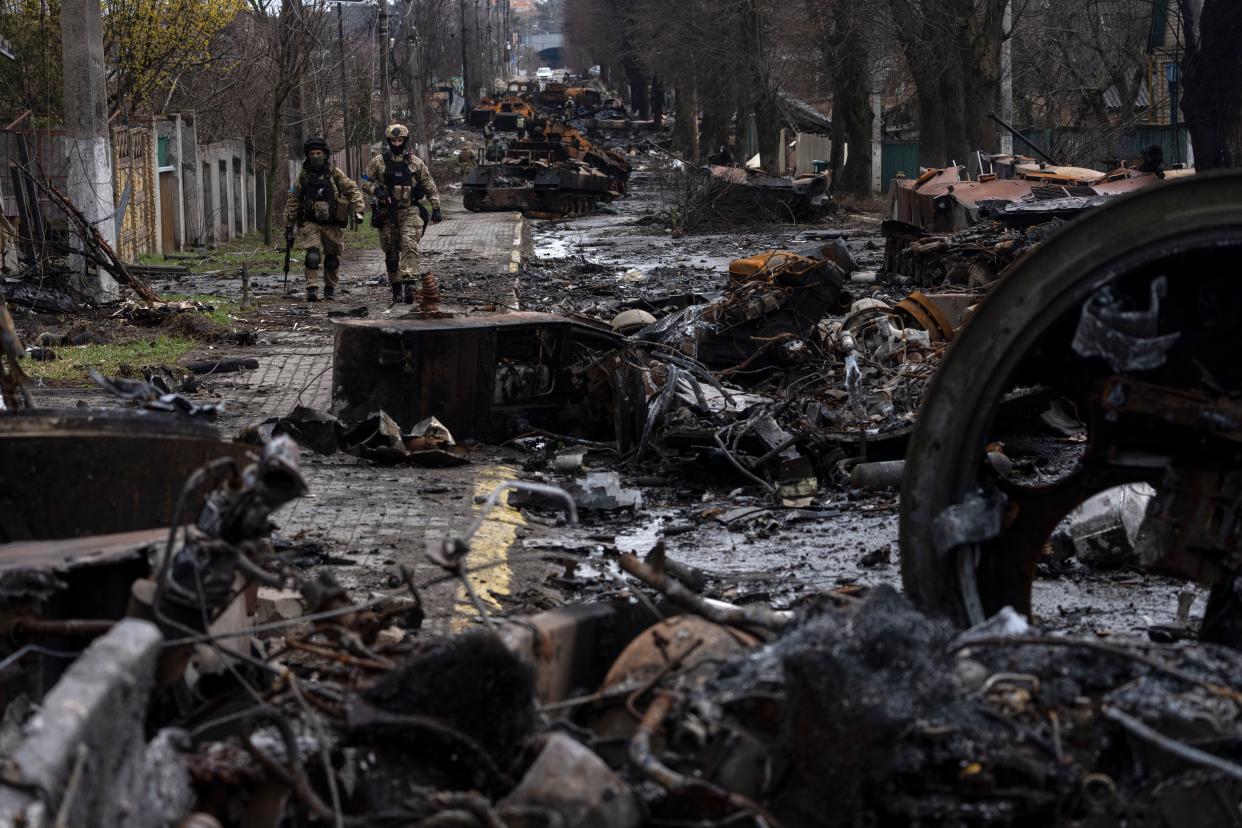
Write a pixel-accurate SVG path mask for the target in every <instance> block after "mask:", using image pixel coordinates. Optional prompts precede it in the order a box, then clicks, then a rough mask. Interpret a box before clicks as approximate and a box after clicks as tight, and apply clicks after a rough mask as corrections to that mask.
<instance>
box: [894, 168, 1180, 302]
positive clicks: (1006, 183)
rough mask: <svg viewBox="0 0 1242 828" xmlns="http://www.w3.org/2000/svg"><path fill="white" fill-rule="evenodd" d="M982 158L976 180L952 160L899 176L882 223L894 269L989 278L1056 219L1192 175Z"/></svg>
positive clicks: (927, 280) (928, 277)
mask: <svg viewBox="0 0 1242 828" xmlns="http://www.w3.org/2000/svg"><path fill="white" fill-rule="evenodd" d="M981 158H983V163H984V165H985V166H986V167H987V168H988V169H990V170H991V172H988V173H984V174H981V175H980V176H979V177H978V178H977V179H975V180H973V181H972V180H970V179H967V178H965V177H964V168H963V167H946V168H944V169H931V170H927V171H926V172H924V173H923V174H922V175H920V176H919V177H918V178H916V179H896V180H895V181H894V182H893V186H892V189H891V191H890V194H889V203H890V205H889V217H888V220H886V221H885V222H884V223H883V225H881V232H882V233H883V235H884V238H885V269H886V270H887V271H888V272H890V273H894V274H897V275H899V276H903V277H908V278H912V279H914V280H915V281H916V283H917V284H920V285H924V286H930V285H936V284H940V283H941V282H943V281H951V282H955V283H958V284H970V285H972V286H977V285H979V284H984V283H986V282H987V281H990V279H991V277H994V276H995V274H996V273H998V272H1000V271H1001V270H1003V269H1004V267H1005V266H1007V265H1008V264H1009V262H1011V261H1013V260H1014V259H1015V258H1016V255H1017V253H1020V252H1021V251H1022V250H1024V249H1026V248H1027V247H1028V246H1029V243H1028V242H1030V241H1035V242H1038V241H1039V240H1040V239H1041V238H1043V237H1044V236H1047V235H1048V234H1049V232H1050V231H1051V230H1052V229H1055V228H1056V227H1058V226H1060V225H1059V224H1057V223H1053V222H1064V221H1068V220H1071V219H1073V218H1075V217H1077V216H1079V215H1081V214H1082V213H1083V211H1085V210H1089V209H1092V208H1095V207H1099V206H1101V205H1103V204H1105V203H1106V202H1108V201H1109V200H1111V199H1113V198H1115V197H1116V196H1118V195H1124V194H1125V193H1130V192H1134V191H1135V190H1140V189H1143V188H1145V187H1150V186H1152V185H1154V184H1157V183H1159V182H1160V181H1161V180H1164V179H1171V178H1180V177H1185V176H1187V175H1192V174H1193V170H1182V169H1171V170H1167V171H1164V170H1162V171H1161V172H1160V173H1159V174H1157V173H1154V172H1141V171H1139V170H1138V169H1134V168H1130V167H1120V168H1118V169H1115V170H1113V171H1111V172H1100V171H1098V170H1091V169H1085V168H1082V167H1065V166H1058V165H1054V164H1046V163H1042V162H1038V161H1036V160H1035V159H1033V158H1027V157H1025V156H1009V155H1005V156H1000V155H994V156H981ZM1050 223H1052V224H1050ZM1032 233H1033V236H1032ZM984 276H987V278H984Z"/></svg>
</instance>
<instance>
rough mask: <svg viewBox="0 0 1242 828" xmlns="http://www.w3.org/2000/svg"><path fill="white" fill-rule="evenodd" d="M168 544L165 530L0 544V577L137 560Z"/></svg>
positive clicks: (140, 530) (166, 530)
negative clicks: (25, 571)
mask: <svg viewBox="0 0 1242 828" xmlns="http://www.w3.org/2000/svg"><path fill="white" fill-rule="evenodd" d="M167 541H168V529H167V528H165V527H161V528H158V529H135V530H133V531H131V532H115V533H112V534H107V535H94V536H91V537H85V538H66V539H62V540H26V541H15V542H13V543H2V544H0V573H4V572H14V571H18V570H28V569H50V570H55V571H68V570H70V569H75V568H77V567H82V566H106V565H108V564H114V563H122V562H124V561H130V560H136V559H137V558H139V557H141V556H142V554H143V553H144V551H145V550H146V549H149V548H151V547H152V546H162V545H163V544H164V543H166V542H167Z"/></svg>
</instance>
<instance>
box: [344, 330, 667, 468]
mask: <svg viewBox="0 0 1242 828" xmlns="http://www.w3.org/2000/svg"><path fill="white" fill-rule="evenodd" d="M622 341H623V340H622V339H621V337H619V336H617V335H616V334H613V333H612V332H611V331H608V330H601V329H597V328H592V327H588V326H586V325H583V324H580V323H576V322H573V321H571V320H569V319H565V318H564V317H558V316H552V315H549V314H542V313H510V314H503V315H500V316H489V317H477V318H443V319H402V320H392V321H380V320H375V321H371V320H352V319H351V320H341V321H338V322H337V327H336V342H335V347H334V359H333V367H332V387H333V389H334V391H333V412H334V413H335V414H337V415H338V416H339V417H341V419H343V420H347V421H351V420H352V421H358V420H363V419H365V418H367V417H369V416H371V415H372V414H373V413H375V412H377V411H384V412H386V413H387V414H388V415H389V416H390V417H392V419H393V420H394V421H395V422H396V423H397V425H399V426H400V427H402V428H403V429H408V428H410V427H411V426H413V425H414V424H415V423H417V422H419V421H420V420H424V419H426V418H427V417H432V416H434V417H436V418H437V419H439V420H440V421H441V422H443V423H444V425H445V426H447V427H448V428H449V429H450V430H451V431H452V433H453V434H454V435H455V436H456V437H458V438H473V439H478V440H484V441H492V442H502V441H504V440H506V439H508V438H510V437H512V436H514V435H515V434H520V433H523V432H526V431H530V430H532V429H547V430H550V431H570V430H579V431H580V430H582V429H583V428H586V429H587V431H588V432H591V426H590V424H591V423H595V424H596V428H597V429H598V432H599V433H598V434H597V436H599V437H601V438H603V439H609V440H611V439H617V440H618V441H620V442H621V443H622V444H628V443H629V442H630V441H631V440H632V438H633V435H634V434H635V433H636V432H637V430H639V429H641V427H642V416H643V412H645V407H644V406H643V405H641V404H638V405H635V404H634V401H635V400H642V399H643V397H642V394H641V387H638V388H628V387H621V386H615V387H613V388H612V389H611V390H607V391H606V393H602V394H597V395H595V397H594V399H592V398H591V396H590V395H587V394H585V393H582V389H581V387H580V386H579V382H584V381H588V380H587V378H585V377H582V376H581V375H579V374H578V373H576V372H575V371H574V365H575V359H576V358H577V357H578V355H579V352H580V350H581V349H582V348H583V347H593V348H599V349H605V350H606V349H610V348H613V347H616V346H617V345H618V344H619V343H620V342H622ZM601 399H604V400H605V402H604V403H603V404H601V403H600V402H599V401H600V400H601ZM609 400H610V401H611V402H608V401H609ZM588 408H589V409H590V410H589V411H588V410H587V409H588ZM627 412H629V413H627ZM635 412H636V413H635ZM635 417H637V418H638V419H637V420H635V419H634V418H635ZM591 433H596V432H591Z"/></svg>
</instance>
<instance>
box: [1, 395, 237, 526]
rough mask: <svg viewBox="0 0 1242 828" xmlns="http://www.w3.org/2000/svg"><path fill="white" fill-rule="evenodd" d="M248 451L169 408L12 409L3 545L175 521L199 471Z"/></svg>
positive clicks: (4, 421) (6, 427) (4, 449)
mask: <svg viewBox="0 0 1242 828" xmlns="http://www.w3.org/2000/svg"><path fill="white" fill-rule="evenodd" d="M247 454H248V449H247V448H246V447H245V446H242V445H240V444H237V443H230V442H226V441H224V440H223V439H221V437H220V433H219V431H217V430H216V429H215V428H214V427H212V426H210V425H207V424H206V423H202V422H198V421H195V420H190V419H187V418H184V417H180V416H176V415H170V414H165V413H154V412H149V411H128V410H119V409H41V410H28V411H18V412H13V413H10V414H7V415H5V416H4V417H0V469H3V470H4V474H3V475H0V541H16V540H40V539H51V538H64V537H82V536H86V535H101V534H107V533H111V532H124V531H128V530H132V529H145V528H150V527H155V526H167V525H168V524H169V522H171V520H172V514H173V510H174V507H175V506H176V502H177V499H178V497H179V496H180V494H181V489H182V486H184V484H185V481H186V479H187V478H188V477H189V476H190V475H191V474H192V473H193V472H194V470H195V469H197V468H199V467H200V466H202V465H204V464H205V463H207V462H209V461H211V460H214V459H216V458H218V457H233V458H234V459H237V460H242V459H243V458H245V457H246V456H247Z"/></svg>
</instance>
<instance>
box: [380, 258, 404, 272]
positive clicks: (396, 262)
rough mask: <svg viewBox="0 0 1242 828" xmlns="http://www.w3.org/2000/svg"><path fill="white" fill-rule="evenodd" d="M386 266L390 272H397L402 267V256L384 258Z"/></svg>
mask: <svg viewBox="0 0 1242 828" xmlns="http://www.w3.org/2000/svg"><path fill="white" fill-rule="evenodd" d="M384 267H385V268H386V269H387V270H388V272H389V273H396V272H397V271H398V270H399V269H400V268H401V258H400V257H399V256H394V257H392V258H388V257H385V258H384Z"/></svg>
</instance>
